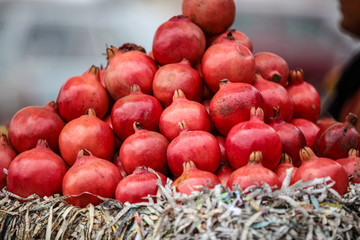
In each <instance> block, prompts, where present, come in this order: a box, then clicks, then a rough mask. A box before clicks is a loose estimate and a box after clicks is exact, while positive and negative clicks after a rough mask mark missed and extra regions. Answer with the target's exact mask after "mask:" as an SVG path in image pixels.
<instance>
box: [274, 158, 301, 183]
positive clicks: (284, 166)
mask: <svg viewBox="0 0 360 240" xmlns="http://www.w3.org/2000/svg"><path fill="white" fill-rule="evenodd" d="M289 168H292V169H293V170H292V172H291V176H290V185H292V184H293V183H295V182H294V177H295V173H296V171H297V169H298V168H297V167H295V166H294V165H293V163H292V160H291V158H290V157H289V155H288V154H286V153H283V154H282V155H281V159H280V163H279V165H277V166H276V168H275V169H274V173H275V174H276V175H278V177H279V181H280V183H282V182H283V181H284V179H285V177H286V175H287V172H286V171H287V170H288V169H289Z"/></svg>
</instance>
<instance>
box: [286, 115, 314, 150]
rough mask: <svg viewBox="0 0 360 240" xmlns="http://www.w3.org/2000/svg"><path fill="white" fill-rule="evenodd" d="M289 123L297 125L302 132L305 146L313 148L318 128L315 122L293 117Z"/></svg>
mask: <svg viewBox="0 0 360 240" xmlns="http://www.w3.org/2000/svg"><path fill="white" fill-rule="evenodd" d="M290 123H292V124H294V125H295V126H296V127H298V128H299V129H300V131H301V132H302V133H303V134H304V137H305V140H306V146H308V147H310V148H313V146H314V142H315V138H316V135H317V134H318V132H319V130H320V127H319V126H318V125H317V124H316V123H314V122H312V121H310V120H308V119H305V118H293V119H291V121H290Z"/></svg>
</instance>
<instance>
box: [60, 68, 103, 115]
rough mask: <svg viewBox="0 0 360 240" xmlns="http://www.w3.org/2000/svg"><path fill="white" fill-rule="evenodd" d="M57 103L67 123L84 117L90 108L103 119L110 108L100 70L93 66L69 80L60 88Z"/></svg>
mask: <svg viewBox="0 0 360 240" xmlns="http://www.w3.org/2000/svg"><path fill="white" fill-rule="evenodd" d="M56 103H57V105H58V108H59V114H60V116H61V117H62V118H63V119H64V120H65V121H66V122H69V121H71V120H73V119H75V118H78V117H80V116H82V115H84V113H85V112H86V110H87V109H89V108H93V109H94V110H95V111H96V113H97V115H98V116H99V118H103V117H104V116H105V115H106V113H107V110H108V108H109V95H108V93H107V91H106V89H105V88H104V87H103V85H102V84H101V82H100V69H99V68H98V67H95V66H94V65H93V66H91V67H90V69H89V70H88V71H86V72H85V73H84V74H82V75H81V76H75V77H71V78H69V79H68V80H67V81H66V82H65V83H64V84H63V85H62V87H61V88H60V91H59V93H58V96H57V99H56Z"/></svg>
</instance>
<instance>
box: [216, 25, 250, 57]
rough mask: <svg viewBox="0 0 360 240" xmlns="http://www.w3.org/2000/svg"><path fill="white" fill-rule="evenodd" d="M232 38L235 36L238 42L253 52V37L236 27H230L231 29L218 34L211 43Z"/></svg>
mask: <svg viewBox="0 0 360 240" xmlns="http://www.w3.org/2000/svg"><path fill="white" fill-rule="evenodd" d="M231 38H233V39H234V40H235V41H236V42H237V43H240V44H242V45H244V46H245V47H247V48H248V49H249V50H250V51H251V52H252V50H253V44H252V41H251V39H250V38H249V37H248V36H247V35H246V34H245V33H243V32H240V31H237V30H236V29H230V30H229V31H226V32H223V33H221V34H220V35H218V36H216V37H215V38H214V39H213V40H212V41H211V45H214V44H216V43H221V42H224V41H226V40H227V39H231Z"/></svg>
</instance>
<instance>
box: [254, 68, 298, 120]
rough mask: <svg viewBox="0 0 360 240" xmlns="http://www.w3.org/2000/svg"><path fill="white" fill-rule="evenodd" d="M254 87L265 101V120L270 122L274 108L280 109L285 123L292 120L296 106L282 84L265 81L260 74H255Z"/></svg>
mask: <svg viewBox="0 0 360 240" xmlns="http://www.w3.org/2000/svg"><path fill="white" fill-rule="evenodd" d="M253 86H254V87H255V88H256V89H257V90H259V91H260V93H261V95H262V96H263V99H264V109H263V110H264V114H265V116H264V120H265V122H268V121H269V120H270V118H271V117H272V115H273V108H274V107H279V108H280V113H281V116H282V117H283V119H284V121H285V122H289V121H290V120H291V119H292V116H293V112H294V106H293V103H292V100H291V99H290V97H289V95H288V93H287V91H286V88H284V87H283V86H281V85H280V84H277V83H274V82H272V81H268V80H265V79H264V78H263V77H262V76H261V75H260V74H259V73H257V74H255V81H254V83H253Z"/></svg>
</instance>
